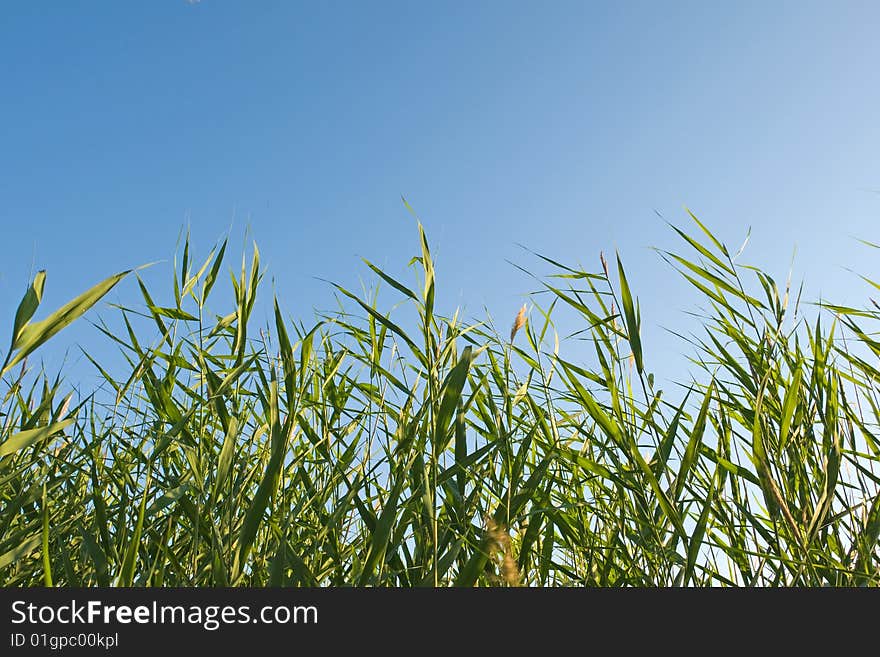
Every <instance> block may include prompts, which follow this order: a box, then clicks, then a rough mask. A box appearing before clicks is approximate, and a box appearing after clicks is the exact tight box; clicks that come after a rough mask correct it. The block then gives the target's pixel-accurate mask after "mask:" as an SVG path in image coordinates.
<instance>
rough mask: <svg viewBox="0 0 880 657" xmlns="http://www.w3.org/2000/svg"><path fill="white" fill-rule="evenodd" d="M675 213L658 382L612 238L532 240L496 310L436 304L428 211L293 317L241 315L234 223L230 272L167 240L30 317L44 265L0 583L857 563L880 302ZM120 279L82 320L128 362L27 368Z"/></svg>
mask: <svg viewBox="0 0 880 657" xmlns="http://www.w3.org/2000/svg"><path fill="white" fill-rule="evenodd" d="M693 222H694V223H693V224H691V226H692V228H690V229H682V228H679V227H674V226H673V227H671V230H674V231H675V232H676V233H677V235H678V236H679V237H680V238H681V240H682V242H681V246H682V252H660V255H661V256H662V258H664V259H665V260H666V262H668V263H669V264H670V265H671V266H673V267H675V268H676V269H677V270H678V271H679V272H680V273H681V275H682V276H683V277H684V278H685V279H686V280H687V281H688V282H689V283H690V284H691V285H692V286H693V287H694V289H695V292H696V294H697V297H698V298H699V300H700V303H699V304H695V305H701V307H702V310H701V311H700V312H699V313H695V314H694V315H693V327H692V331H691V332H690V334H689V335H688V336H683V340H684V341H683V342H682V353H683V354H684V353H691V354H692V357H691V358H690V361H689V363H688V368H689V370H688V371H689V372H690V376H689V378H688V380H685V381H681V382H680V385H679V386H678V387H673V389H671V390H669V391H664V390H661V389H660V388H659V386H658V385H657V384H656V380H655V377H654V375H653V374H652V373H651V371H652V370H651V354H649V353H645V352H643V349H642V341H641V336H642V326H643V319H642V316H641V312H640V306H639V302H638V299H637V297H636V295H635V291H634V290H632V289H631V288H630V285H629V282H628V280H627V277H626V272H625V269H624V266H623V263H622V262H621V260H620V259H619V258H617V257H609V258H606V257H605V256H604V255H603V256H601V258H597V259H596V260H597V261H596V267H595V270H594V271H587V270H585V269H584V268H582V267H576V266H571V265H566V264H563V263H560V262H557V261H555V260H553V259H551V258H548V257H546V256H542V255H538V254H535V258H536V262H539V263H541V265H542V266H549V267H550V268H551V272H550V274H549V275H547V276H544V277H536V278H535V280H536V281H537V284H538V285H539V288H540V289H539V290H537V291H535V292H533V293H532V294H531V295H530V298H529V302H528V303H527V304H526V305H525V306H523V307H522V308H520V309H519V310H518V311H517V309H516V308H512V309H511V312H510V315H509V319H505V321H504V322H503V325H502V326H496V325H495V324H494V323H493V322H492V321H489V320H488V319H483V320H471V319H467V318H465V317H463V316H462V315H461V314H460V313H459V312H457V311H453V312H444V310H443V309H440V308H437V307H436V306H435V286H436V285H437V280H436V278H435V269H434V261H433V259H432V256H431V251H430V249H429V243H428V239H427V237H426V235H425V232H424V230H423V228H422V226H421V224H418V243H417V254H416V256H415V257H414V258H413V259H412V261H411V262H410V266H411V269H412V270H413V276H412V278H413V280H414V281H415V283H412V284H411V283H409V282H406V281H401V280H398V279H396V278H394V277H392V276H391V275H389V274H388V273H386V272H385V271H383V270H382V269H380V268H379V267H377V266H375V265H374V264H372V263H371V262H368V261H365V265H364V266H365V267H366V268H367V270H369V273H370V276H371V277H373V279H374V281H375V282H376V284H377V286H381V287H382V288H383V289H384V293H383V295H377V294H375V293H369V294H363V293H360V294H359V293H355V292H352V291H350V290H349V289H346V288H345V287H342V286H335V287H333V288H332V292H333V293H334V294H335V295H336V297H337V299H338V300H339V302H340V303H339V305H338V307H339V309H338V310H337V311H335V312H324V313H319V314H318V315H316V316H315V317H313V318H311V320H310V321H309V322H308V323H304V322H303V321H301V320H295V319H293V318H290V317H289V316H287V314H286V313H285V312H284V311H283V305H282V303H281V302H280V301H279V300H278V299H275V300H274V301H273V302H272V306H271V307H272V309H273V314H274V318H273V320H272V321H270V322H269V323H268V324H267V325H262V326H260V325H257V322H256V321H255V320H254V318H253V315H254V307H255V300H256V298H257V295H258V293H259V292H262V291H263V290H264V288H265V283H264V282H263V277H264V271H263V268H262V267H261V264H260V256H259V251H258V250H257V248H256V246H254V247H253V250H252V252H251V253H250V254H249V255H248V257H247V259H242V263H241V265H240V267H236V269H235V270H232V269H231V268H230V267H228V265H227V264H226V262H227V260H226V254H227V243H226V242H223V243H222V244H218V245H217V246H216V248H215V249H214V250H213V251H211V253H210V254H209V255H208V257H207V258H205V259H204V260H198V261H196V260H194V259H193V258H192V257H191V249H190V244H189V241H188V240H187V241H186V243H185V244H184V245H183V246H182V249H181V251H182V253H180V258H179V261H178V262H176V264H175V267H174V276H173V286H172V289H171V290H170V291H169V292H167V293H165V295H163V296H162V297H159V296H158V295H157V296H154V292H151V291H150V290H149V289H148V287H147V285H146V284H145V282H144V281H143V280H142V277H141V274H140V272H138V271H129V272H121V273H118V274H116V275H115V276H112V277H110V278H108V279H107V280H105V281H103V282H102V283H100V284H99V285H97V286H95V287H94V288H92V289H90V290H89V291H87V292H86V293H84V294H83V295H81V296H79V297H77V298H76V299H74V300H72V301H71V302H70V303H68V304H66V305H65V306H63V307H61V308H59V309H58V310H57V311H55V312H52V313H50V314H48V315H47V316H46V317H45V318H44V319H42V320H40V321H35V320H34V316H35V315H36V313H37V310H38V307H39V306H40V302H41V299H42V294H43V288H44V284H45V282H46V275H45V273H44V272H41V273H39V274H37V276H36V277H35V278H34V280H33V282H32V284H31V286H30V288H29V289H28V290H27V293H26V294H25V296H24V298H23V300H22V302H21V304H20V306H19V307H18V310H17V312H16V314H15V318H14V324H13V327H12V339H11V342H10V346H9V349H8V350H7V353H6V355H5V359H4V361H3V365H2V372H0V377H2V384H0V395H2V397H0V398H2V405H0V584H2V585H4V586H41V585H48V586H94V585H104V586H106V585H112V586H116V585H118V586H349V585H356V586H395V587H396V586H401V587H408V586H434V587H436V586H559V585H563V586H719V585H720V586H877V585H878V584H880V549H878V536H880V476H878V466H880V444H878V430H880V427H878V421H880V383H878V382H880V360H878V357H880V339H878V338H877V333H876V331H877V323H878V320H880V307H878V306H877V305H876V304H874V303H873V302H871V303H870V304H866V305H865V307H862V308H851V307H844V306H839V305H832V304H829V303H818V304H807V303H804V302H803V301H802V299H801V295H800V292H799V290H798V289H796V288H795V289H793V288H792V286H791V285H790V283H785V284H782V285H781V286H780V284H779V283H778V282H777V281H775V280H774V279H773V278H772V277H771V276H770V275H768V274H767V273H765V272H764V271H762V270H760V269H758V268H755V267H751V266H746V265H744V264H741V262H740V254H734V253H732V252H731V251H730V250H729V249H728V247H727V246H726V245H725V244H724V243H723V242H721V241H720V240H719V239H718V238H717V237H716V236H715V235H714V234H713V233H712V232H710V230H709V229H708V228H707V227H706V226H705V225H704V224H702V223H700V221H699V220H697V218H696V217H693ZM227 275H228V280H229V282H230V287H229V288H228V289H226V290H224V292H223V293H220V294H217V293H215V294H214V296H212V292H214V291H215V289H220V288H221V287H224V285H223V284H222V283H221V281H226V280H227ZM125 278H128V279H131V280H129V282H128V283H126V285H131V286H132V289H135V287H136V289H137V291H138V292H139V298H137V299H133V300H132V302H131V304H129V305H127V306H114V307H112V308H111V309H110V311H109V312H111V313H113V315H114V320H113V321H115V322H117V324H118V326H119V327H121V330H118V329H115V328H110V325H109V324H105V323H104V322H103V321H98V320H97V319H95V320H93V323H94V326H95V329H96V331H99V332H102V333H103V334H104V336H105V338H106V340H107V341H108V342H110V343H112V344H114V345H115V346H116V348H118V349H119V351H120V353H121V354H122V356H123V358H124V362H125V363H126V364H127V366H126V367H125V368H124V370H123V371H122V372H121V373H120V372H117V371H111V370H113V369H114V368H111V367H110V366H109V365H107V364H106V363H102V362H101V359H100V358H99V357H97V356H95V355H94V354H86V356H87V357H88V359H89V360H90V361H91V363H92V365H93V366H94V367H95V369H96V371H97V372H98V373H99V374H100V376H101V377H102V384H101V385H99V386H95V389H94V390H90V391H86V392H85V393H83V392H82V391H80V392H79V393H78V394H77V395H74V394H73V392H72V391H71V390H72V389H71V388H69V387H68V384H67V383H66V382H65V380H64V379H63V376H62V375H63V372H62V373H58V372H50V371H45V370H41V369H39V368H36V367H35V366H32V365H30V364H31V363H33V362H35V360H36V359H34V358H31V356H32V354H34V352H35V351H36V350H37V349H38V348H39V347H40V346H41V345H42V344H44V343H45V342H46V341H47V340H49V339H50V338H53V337H54V336H55V334H57V333H58V332H59V331H61V330H62V329H63V328H64V327H65V326H67V325H69V324H70V323H71V322H72V321H74V320H75V319H76V318H78V317H79V316H81V315H83V313H85V312H86V311H88V310H89V309H90V308H92V307H93V306H95V305H96V304H97V303H98V302H99V301H100V300H101V299H102V297H103V296H104V295H105V294H106V293H107V292H109V291H110V290H111V289H112V288H113V287H114V286H116V285H117V284H118V283H120V281H122V280H123V279H125ZM869 282H870V281H869ZM135 284H136V285H135ZM871 284H872V285H874V286H875V287H880V286H878V285H877V284H876V283H871ZM380 299H382V300H383V303H385V300H386V299H387V300H389V303H390V302H391V301H393V303H391V305H389V306H388V307H386V306H385V305H381V304H380ZM209 301H210V302H211V304H215V305H217V306H220V308H221V310H219V311H218V310H217V309H216V308H215V307H214V305H209ZM389 308H393V310H389ZM94 313H95V311H92V312H91V313H89V318H92V317H96V315H95V314H94ZM563 314H564V316H565V322H566V323H567V325H576V326H577V327H578V330H577V331H576V332H575V333H574V334H572V335H567V336H560V335H559V333H558V328H557V326H558V322H557V319H558V318H559V317H560V316H561V315H563ZM83 321H85V320H83ZM508 321H509V322H510V323H508ZM682 358H683V359H684V358H685V356H682ZM115 369H119V368H115Z"/></svg>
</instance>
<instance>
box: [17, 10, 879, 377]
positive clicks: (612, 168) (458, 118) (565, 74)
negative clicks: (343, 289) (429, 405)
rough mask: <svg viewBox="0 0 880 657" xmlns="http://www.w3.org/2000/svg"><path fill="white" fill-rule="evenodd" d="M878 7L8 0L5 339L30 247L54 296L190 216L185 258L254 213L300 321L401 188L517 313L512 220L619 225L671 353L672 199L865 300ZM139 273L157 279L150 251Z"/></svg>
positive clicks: (391, 257)
mask: <svg viewBox="0 0 880 657" xmlns="http://www.w3.org/2000/svg"><path fill="white" fill-rule="evenodd" d="M878 25H880V5H878V4H877V3H875V2H843V3H838V2H824V3H815V2H769V3H768V2H754V3H752V2H735V3H719V2H639V3H631V2H613V3H612V2H603V3H598V2H586V1H583V2H563V1H562V0H554V1H553V2H547V3H536V2H530V3H525V2H522V3H519V2H512V1H510V0H508V1H505V2H440V3H431V4H430V6H429V5H428V4H426V3H416V2H390V1H387V0H386V1H381V2H372V3H367V2H324V3H314V2H313V3H297V2H292V1H284V2H282V1H278V2H268V1H266V2H244V1H242V2H232V1H221V0H202V1H201V2H198V3H195V4H190V3H187V2H186V1H185V0H163V1H162V2H138V3H134V2H116V1H114V2H109V1H108V2H5V3H3V4H2V8H0V71H2V73H0V199H2V202H0V239H2V242H3V245H4V247H3V260H2V262H0V308H2V315H0V321H2V326H3V329H2V331H3V334H4V335H8V331H9V330H10V327H11V323H12V317H13V314H14V312H15V307H16V305H17V303H18V300H19V298H20V297H21V294H22V292H23V290H24V287H25V284H26V282H27V279H28V276H29V274H30V272H31V271H32V269H33V268H34V267H35V268H46V269H48V271H49V275H48V281H47V290H46V298H45V302H46V306H47V307H54V306H57V305H58V304H60V303H62V302H63V301H65V300H67V299H68V298H69V297H70V296H72V295H73V294H75V293H77V292H79V291H81V290H83V289H85V288H86V287H88V286H89V285H91V284H93V283H94V282H96V281H97V280H99V279H101V278H103V277H105V276H107V275H109V274H111V273H113V272H114V271H117V270H120V269H123V268H128V267H131V266H134V265H138V264H141V263H145V262H149V261H154V260H161V259H170V257H171V255H172V254H173V251H174V248H175V241H176V238H177V235H178V233H179V231H180V229H181V226H183V225H185V224H188V225H189V226H191V230H192V236H193V243H194V245H195V247H196V249H197V251H198V252H199V253H200V254H202V255H204V254H206V253H207V251H208V249H209V248H210V247H211V245H212V244H213V243H214V242H215V240H216V239H217V238H218V237H220V236H221V235H223V234H224V233H225V232H226V231H228V230H229V227H230V226H232V235H233V238H234V240H235V244H234V247H235V248H233V249H232V253H234V254H237V253H239V252H240V251H239V249H240V246H241V244H242V243H243V235H244V231H245V228H246V227H248V226H249V227H250V229H251V234H252V236H253V238H254V239H256V241H257V242H258V244H259V245H260V247H261V250H262V252H263V255H264V262H265V263H266V265H267V266H268V268H269V274H270V276H272V277H274V279H275V282H276V288H277V290H278V293H279V295H280V296H281V298H282V300H283V303H284V306H285V308H286V310H287V311H288V312H289V313H290V314H292V315H295V316H299V317H303V318H306V319H307V318H309V317H310V316H311V313H312V308H313V307H316V306H317V307H329V306H331V305H332V304H331V296H330V290H329V289H328V286H327V285H326V284H325V283H321V282H319V281H317V280H316V279H315V278H314V277H321V278H326V279H332V280H335V281H338V282H340V283H342V284H345V285H348V286H351V287H358V285H359V280H360V278H361V277H364V278H366V272H365V269H364V268H363V266H362V265H361V264H360V261H359V256H364V257H368V258H370V259H371V260H373V261H374V262H376V263H378V264H379V265H381V266H385V267H387V268H388V269H389V271H391V272H392V273H394V274H398V275H401V276H404V277H405V276H406V274H405V263H406V261H407V260H408V259H409V257H410V256H412V255H414V254H415V252H416V249H417V242H416V237H415V229H414V226H413V223H412V220H411V218H410V217H409V215H408V214H407V212H406V211H405V209H404V208H403V206H402V204H401V202H400V196H401V194H402V195H405V196H406V197H407V199H408V200H409V201H410V203H411V204H412V205H413V206H414V207H415V208H416V210H417V211H418V212H419V214H420V215H421V217H422V219H423V222H424V224H425V227H426V229H427V231H428V234H429V237H430V239H431V241H432V244H433V246H434V251H435V254H436V256H437V260H438V263H437V267H438V276H439V284H440V286H441V287H440V290H439V294H440V296H439V300H440V302H441V309H442V310H444V311H448V312H450V313H451V311H452V310H453V308H454V307H455V306H456V305H459V304H462V305H465V306H466V310H467V312H468V313H469V314H471V315H482V306H483V305H484V304H485V305H486V306H487V307H488V308H489V310H490V311H491V312H492V313H493V315H494V316H495V317H496V318H497V319H498V321H499V324H501V325H502V326H503V327H505V328H506V327H507V326H508V325H509V323H510V321H511V320H512V317H513V315H514V314H515V312H516V309H517V308H518V306H519V305H520V304H521V303H522V299H523V297H522V293H524V292H526V291H527V290H529V289H530V288H531V287H532V286H531V284H530V283H529V281H528V280H527V279H525V278H524V277H523V276H522V275H520V274H518V273H517V272H516V271H515V270H514V269H513V268H512V267H511V266H510V265H508V264H506V263H505V259H511V260H515V261H517V262H519V263H522V264H530V263H532V261H531V260H530V259H529V258H528V257H527V256H526V255H525V254H524V253H523V252H522V251H520V250H519V249H518V248H517V247H516V243H518V242H519V243H524V244H527V245H528V246H530V247H532V248H534V249H536V250H538V251H542V252H545V253H547V254H548V255H551V256H553V257H554V258H557V259H560V260H563V261H581V262H583V263H585V264H588V265H589V266H591V267H596V266H598V258H597V254H598V252H599V250H600V249H604V250H605V251H606V252H613V250H614V249H615V248H618V249H619V250H620V251H621V254H622V256H623V258H624V260H625V262H626V264H627V266H628V270H629V274H630V278H631V279H632V281H631V282H632V284H633V286H634V288H635V291H636V293H637V294H638V295H639V297H640V298H641V302H642V314H643V322H644V324H645V327H644V330H645V333H646V336H645V341H646V342H648V347H647V349H648V351H649V352H650V349H651V345H652V343H653V346H654V347H655V349H657V350H659V351H656V352H655V353H658V359H662V358H663V356H662V354H664V353H672V352H680V351H684V347H683V346H682V345H681V344H680V343H678V342H677V341H675V340H674V339H671V338H669V337H668V336H665V335H664V334H663V332H662V331H661V330H660V329H659V327H660V326H669V327H673V328H682V327H686V326H689V325H690V323H689V320H688V319H687V317H686V316H684V315H683V313H682V310H687V309H691V308H692V307H693V304H694V302H695V301H696V299H697V298H696V296H695V295H688V294H685V293H682V291H683V290H684V288H683V287H682V286H681V285H680V284H679V283H678V282H677V279H676V277H675V275H674V274H673V273H672V272H670V271H669V269H668V267H667V266H666V265H665V264H663V263H662V262H661V261H660V260H659V258H658V257H657V256H656V254H654V253H653V252H652V251H650V250H649V248H648V247H650V246H652V245H657V246H670V245H672V244H675V241H674V239H673V236H672V235H671V233H670V232H669V230H668V229H667V228H666V227H665V226H664V224H663V222H662V221H661V220H660V219H659V218H658V217H657V215H656V214H655V210H656V211H657V212H660V213H662V214H663V215H664V216H665V217H667V218H668V219H670V220H672V221H674V222H677V223H684V222H685V220H686V216H685V214H684V212H683V210H682V208H683V206H685V205H687V206H689V207H691V208H692V209H693V210H694V212H696V213H697V214H698V216H700V217H701V218H702V219H704V220H705V221H706V222H707V223H708V224H709V225H710V226H712V227H713V228H715V229H717V231H718V232H719V233H720V234H721V235H722V236H723V237H725V238H726V239H728V240H729V241H730V242H731V243H736V244H737V245H738V244H739V242H740V241H741V240H742V237H743V236H744V234H745V231H746V229H747V227H748V226H749V225H751V226H752V227H753V236H752V241H751V246H750V248H749V251H748V254H749V258H748V259H749V261H751V262H755V263H758V264H762V265H764V266H766V267H767V268H768V269H770V270H771V271H772V272H775V273H777V274H778V276H779V278H781V279H784V277H785V274H786V272H787V269H788V265H789V261H790V258H791V254H792V250H793V248H794V247H795V246H797V248H798V256H797V259H796V272H797V273H799V274H803V275H804V276H805V277H806V280H807V285H808V290H810V291H811V293H812V296H815V295H817V294H819V293H822V294H824V295H827V296H832V297H836V298H840V299H841V300H848V301H851V302H854V303H857V302H859V301H860V300H861V299H863V298H864V297H865V296H866V295H867V293H868V292H867V290H866V288H865V287H864V285H862V284H860V283H859V282H858V280H857V279H856V278H855V277H854V276H853V275H852V274H850V273H848V272H846V271H845V270H844V268H845V267H853V268H855V269H857V270H859V271H861V272H863V273H866V274H868V275H874V276H876V277H878V278H880V267H878V266H877V262H878V260H877V256H878V252H871V251H870V250H867V249H865V248H864V247H861V246H858V245H857V244H856V242H854V240H853V239H852V236H854V235H855V236H859V237H863V238H866V239H872V240H875V241H880V223H878V221H877V220H878V217H880V194H878V193H877V192H876V191H874V190H878V189H880V119H878V116H880V112H878V110H880V84H878V74H877V64H878V62H880V39H878V38H877V34H878V32H877V30H878ZM145 275H146V277H147V278H148V279H149V280H150V281H151V284H154V285H156V286H159V287H158V288H156V289H161V290H163V292H164V299H163V300H165V301H167V299H168V298H170V273H169V270H168V268H167V265H165V266H161V265H160V266H158V267H154V268H153V269H151V270H149V271H148V272H147V273H146V274H145ZM407 280H409V278H407ZM267 290H268V288H267ZM157 295H158V296H160V297H161V296H163V295H162V294H159V293H157ZM138 298H139V296H138V292H137V288H136V286H135V285H134V284H133V283H132V282H131V281H128V282H127V283H125V284H124V285H122V286H120V287H119V288H118V289H117V290H116V291H114V292H113V294H112V295H111V299H112V300H120V301H126V302H137V300H138ZM101 312H102V313H105V314H109V313H110V311H108V310H106V309H105V310H103V311H101ZM92 316H93V317H94V316H95V315H94V312H93V313H92ZM6 339H7V338H3V340H4V341H5V340H6ZM75 342H81V343H83V344H86V345H87V346H88V347H89V348H92V349H96V350H97V351H98V353H100V351H101V350H102V349H106V348H108V346H107V344H106V341H104V340H103V339H102V338H99V337H98V336H96V334H95V333H94V332H93V331H91V330H90V329H87V327H86V329H83V328H82V327H81V328H79V329H77V330H73V331H70V332H68V333H66V334H62V335H61V336H59V337H58V338H56V346H55V347H54V351H53V350H52V349H50V350H47V351H46V352H44V353H45V354H46V357H47V358H54V357H56V356H55V355H56V354H58V353H60V352H59V351H58V350H59V349H63V348H66V347H68V346H70V345H71V344H73V343H75ZM4 344H5V342H4ZM656 360H657V359H655V361H654V362H655V363H656ZM651 364H652V363H651V361H650V358H649V362H648V365H649V366H650V365H651ZM658 374H660V375H661V376H662V372H658Z"/></svg>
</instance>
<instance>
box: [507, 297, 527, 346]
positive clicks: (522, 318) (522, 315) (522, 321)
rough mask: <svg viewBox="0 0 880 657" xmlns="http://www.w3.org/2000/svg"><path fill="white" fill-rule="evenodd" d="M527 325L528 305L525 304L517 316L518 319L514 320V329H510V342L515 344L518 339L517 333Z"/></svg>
mask: <svg viewBox="0 0 880 657" xmlns="http://www.w3.org/2000/svg"><path fill="white" fill-rule="evenodd" d="M525 325H526V304H523V306H522V308H520V309H519V312H518V313H517V314H516V319H514V320H513V328H511V329H510V341H511V342H513V339H514V338H515V337H516V332H517V331H519V330H520V329H521V328H522V327H523V326H525Z"/></svg>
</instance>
